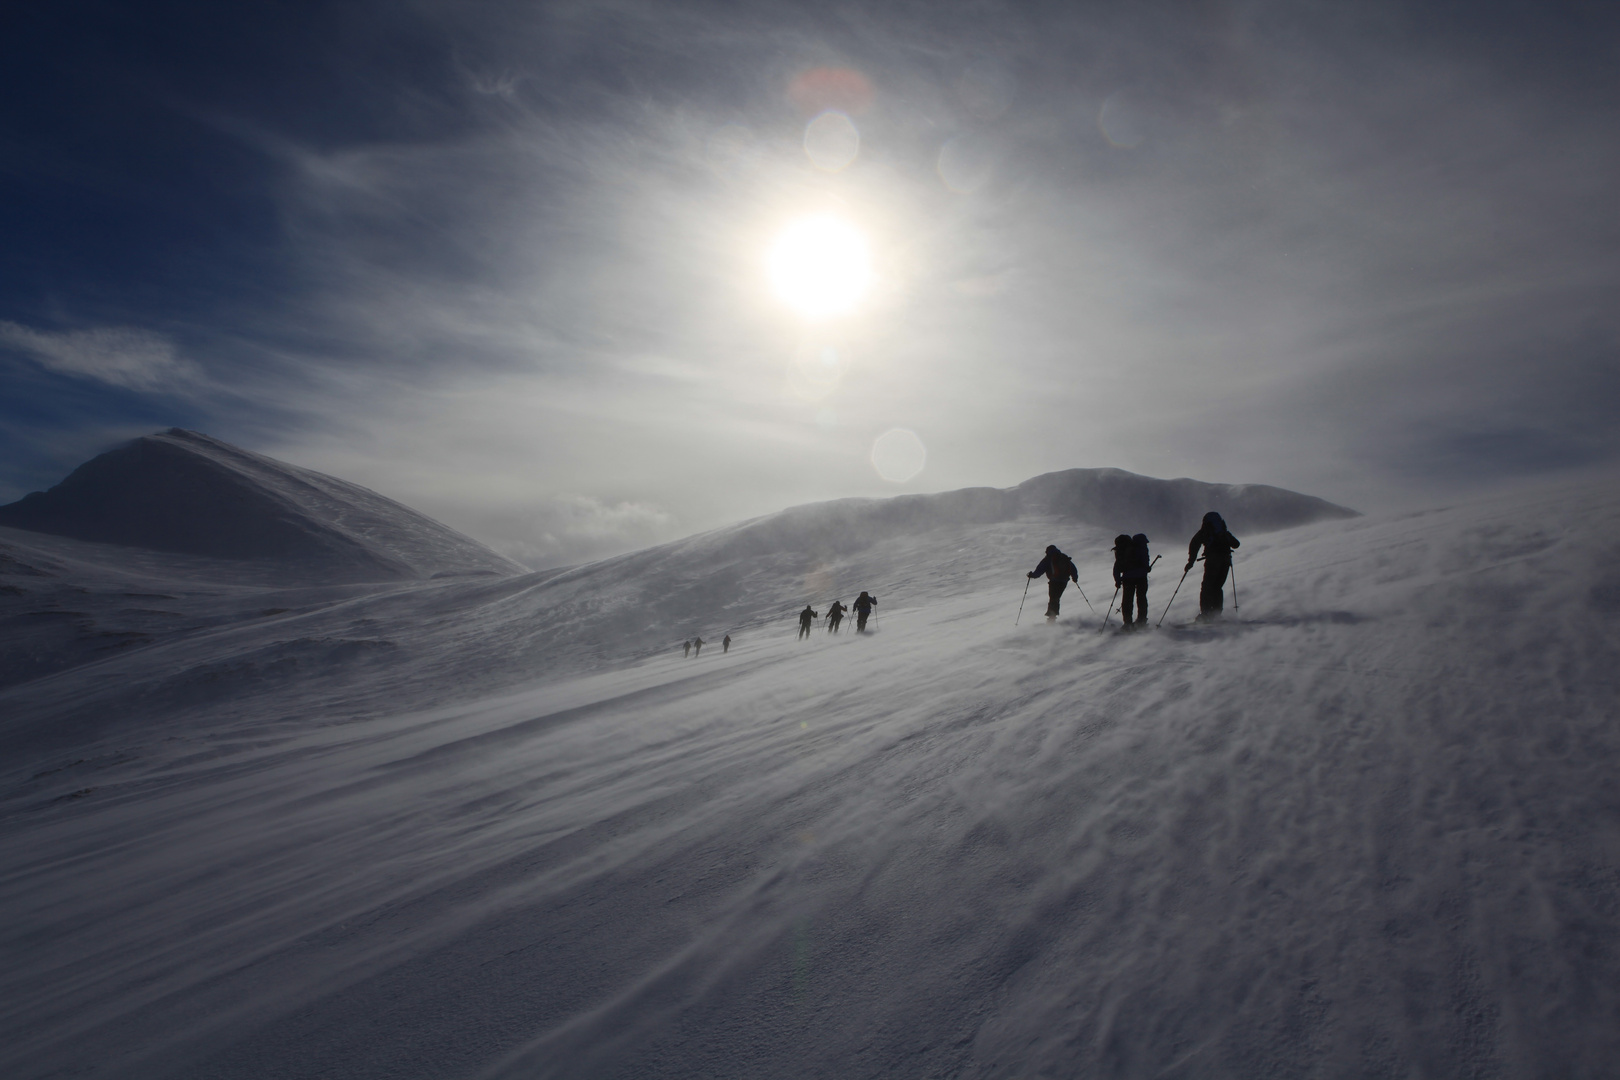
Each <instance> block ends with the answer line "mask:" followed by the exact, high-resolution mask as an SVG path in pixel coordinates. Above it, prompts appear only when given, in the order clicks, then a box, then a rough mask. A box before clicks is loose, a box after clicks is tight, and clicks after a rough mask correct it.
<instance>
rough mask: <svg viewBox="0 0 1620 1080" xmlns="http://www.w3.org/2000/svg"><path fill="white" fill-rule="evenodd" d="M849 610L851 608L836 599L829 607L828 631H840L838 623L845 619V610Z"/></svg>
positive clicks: (830, 632)
mask: <svg viewBox="0 0 1620 1080" xmlns="http://www.w3.org/2000/svg"><path fill="white" fill-rule="evenodd" d="M848 610H849V608H847V607H845V606H844V605H843V602H842V601H839V600H834V601H833V602H832V607H830V608H828V609H827V633H829V634H836V633H838V624H839V623H841V622H843V621H844V612H846V611H848Z"/></svg>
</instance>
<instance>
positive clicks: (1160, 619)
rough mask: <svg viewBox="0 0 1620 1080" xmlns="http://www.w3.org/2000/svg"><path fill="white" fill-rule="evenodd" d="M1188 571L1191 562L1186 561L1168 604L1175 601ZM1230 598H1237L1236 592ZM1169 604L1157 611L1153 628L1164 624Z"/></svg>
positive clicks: (1190, 569) (1168, 611)
mask: <svg viewBox="0 0 1620 1080" xmlns="http://www.w3.org/2000/svg"><path fill="white" fill-rule="evenodd" d="M1197 561H1198V560H1197V559H1194V560H1193V562H1197ZM1190 573H1192V563H1188V564H1187V569H1185V570H1183V571H1182V572H1181V581H1178V582H1176V592H1173V593H1171V594H1170V604H1173V603H1175V602H1176V593H1178V592H1180V591H1181V584H1182V582H1183V581H1186V580H1187V575H1188V574H1190ZM1232 598H1233V600H1236V599H1237V595H1236V593H1234V594H1233V597H1232ZM1170 604H1166V605H1164V610H1163V611H1161V612H1159V621H1158V622H1156V623H1154V624H1153V626H1154V629H1157V628H1159V627H1161V626H1163V625H1164V617H1165V616H1166V615H1168V614H1170ZM1236 606H1237V605H1236V604H1234V605H1233V607H1236Z"/></svg>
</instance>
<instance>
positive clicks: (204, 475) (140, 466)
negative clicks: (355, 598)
mask: <svg viewBox="0 0 1620 1080" xmlns="http://www.w3.org/2000/svg"><path fill="white" fill-rule="evenodd" d="M0 525H8V526H11V527H13V528H18V529H27V530H30V531H33V532H39V533H50V534H53V535H56V536H67V537H72V538H74V539H78V540H91V541H96V542H99V543H104V544H116V545H122V546H127V547H139V548H149V549H153V550H157V551H167V552H177V553H181V554H187V555H205V556H211V557H214V558H224V559H238V560H259V561H264V560H273V561H276V562H280V563H285V564H287V565H288V566H289V568H290V569H292V568H296V571H297V573H298V576H299V577H300V578H302V579H304V580H311V581H327V582H340V581H390V580H401V579H404V580H409V579H413V578H429V577H437V576H447V575H460V574H469V573H483V574H502V575H505V574H517V573H522V572H524V568H523V567H521V566H519V565H518V564H516V563H514V562H512V561H511V560H509V559H507V558H505V557H504V556H501V555H498V554H496V553H495V552H493V551H491V550H490V549H488V548H486V547H484V546H483V545H482V544H480V543H478V542H477V541H475V540H472V539H469V538H468V537H465V536H462V535H461V534H460V533H458V532H455V531H454V530H452V529H450V528H448V527H447V526H445V525H441V524H440V523H439V522H437V521H434V520H433V519H432V518H430V517H427V516H426V515H424V514H420V513H418V512H417V511H415V510H412V509H411V508H410V507H407V506H403V505H401V504H400V503H397V502H394V501H393V500H392V499H387V498H384V497H383V496H381V495H378V494H377V493H376V492H373V491H368V490H367V489H365V488H363V487H360V486H359V485H357V484H351V483H348V482H347V481H343V480H338V479H335V478H334V477H330V476H326V475H323V474H322V473H318V472H314V471H312V470H309V469H300V468H298V467H296V466H293V465H288V464H286V463H284V462H280V461H276V460H275V459H273V458H268V457H264V456H263V455H260V454H254V453H251V452H249V451H246V450H242V449H240V448H238V447H235V446H231V445H230V444H229V443H225V442H221V441H220V440H218V439H214V438H210V437H209V436H207V435H203V434H199V433H198V432H195V431H185V430H182V429H180V428H171V429H169V430H168V431H165V432H162V433H160V434H156V435H147V436H144V437H142V438H139V439H135V440H133V441H131V442H128V443H125V444H124V445H123V446H120V447H117V448H116V449H113V450H109V451H108V452H107V453H105V454H102V455H100V456H99V457H96V458H93V459H92V460H90V461H87V462H86V463H85V464H83V465H81V466H79V467H78V468H77V469H75V470H73V472H72V473H71V474H70V475H69V476H68V477H67V478H66V479H65V480H63V481H62V482H61V483H60V484H57V485H56V486H55V487H53V488H51V489H50V490H49V491H44V492H34V493H33V494H31V495H27V496H25V497H24V498H22V499H20V500H18V501H17V502H14V503H11V504H10V505H7V506H0Z"/></svg>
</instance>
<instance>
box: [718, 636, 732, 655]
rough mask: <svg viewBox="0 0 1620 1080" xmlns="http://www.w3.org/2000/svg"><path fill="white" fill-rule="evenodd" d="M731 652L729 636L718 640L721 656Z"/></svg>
mask: <svg viewBox="0 0 1620 1080" xmlns="http://www.w3.org/2000/svg"><path fill="white" fill-rule="evenodd" d="M730 651H731V635H730V634H727V635H726V636H725V637H723V638H721V639H720V652H721V654H722V655H724V654H725V653H728V652H730Z"/></svg>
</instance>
